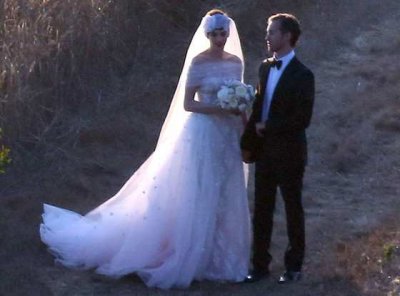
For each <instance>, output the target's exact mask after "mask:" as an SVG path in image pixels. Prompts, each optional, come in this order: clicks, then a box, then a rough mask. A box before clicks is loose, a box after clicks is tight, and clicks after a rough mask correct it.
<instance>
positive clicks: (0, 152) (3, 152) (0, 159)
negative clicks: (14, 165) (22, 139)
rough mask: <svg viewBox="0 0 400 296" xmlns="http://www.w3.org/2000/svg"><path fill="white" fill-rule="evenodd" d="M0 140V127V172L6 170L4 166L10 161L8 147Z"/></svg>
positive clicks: (0, 132)
mask: <svg viewBox="0 0 400 296" xmlns="http://www.w3.org/2000/svg"><path fill="white" fill-rule="evenodd" d="M1 140H2V129H1V128H0V174H4V173H5V172H6V170H5V169H6V166H7V165H8V164H9V163H10V162H11V158H10V157H9V154H10V149H9V148H8V147H7V146H5V145H3V144H2V143H1Z"/></svg>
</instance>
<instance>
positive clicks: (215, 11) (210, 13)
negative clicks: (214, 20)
mask: <svg viewBox="0 0 400 296" xmlns="http://www.w3.org/2000/svg"><path fill="white" fill-rule="evenodd" d="M215 14H224V15H227V14H226V13H225V12H224V11H222V10H221V9H217V8H214V9H211V10H210V11H208V12H207V13H206V15H209V16H213V15H215Z"/></svg>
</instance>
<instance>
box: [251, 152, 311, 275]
mask: <svg viewBox="0 0 400 296" xmlns="http://www.w3.org/2000/svg"><path fill="white" fill-rule="evenodd" d="M299 148H300V151H299V150H297V151H296V152H290V151H289V150H287V149H280V150H276V151H271V150H270V151H264V153H263V156H262V157H261V158H260V159H259V160H258V161H257V162H256V167H255V204H254V216H253V230H254V238H253V268H254V270H256V271H259V272H266V271H268V268H269V264H270V262H271V260H272V256H271V254H270V252H269V249H270V245H271V236H272V230H273V215H274V209H275V201H276V196H277V190H278V188H279V191H280V193H281V196H282V198H283V201H284V206H285V211H286V224H287V235H288V246H287V248H286V252H285V258H284V261H285V267H286V270H288V271H301V267H302V264H303V260H304V250H305V225H304V210H303V205H302V187H303V175H304V169H305V163H306V152H305V150H306V147H305V145H300V147H299ZM267 150H268V149H267ZM285 150H286V151H285Z"/></svg>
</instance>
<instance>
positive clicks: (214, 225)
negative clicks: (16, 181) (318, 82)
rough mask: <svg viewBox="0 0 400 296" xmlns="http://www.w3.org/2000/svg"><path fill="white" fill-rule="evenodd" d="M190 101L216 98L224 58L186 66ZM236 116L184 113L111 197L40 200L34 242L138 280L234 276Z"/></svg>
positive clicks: (241, 234) (66, 258)
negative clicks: (75, 207) (69, 204)
mask: <svg viewBox="0 0 400 296" xmlns="http://www.w3.org/2000/svg"><path fill="white" fill-rule="evenodd" d="M191 69H192V70H193V69H195V70H196V71H190V73H192V74H190V75H189V78H188V83H192V82H193V83H200V85H201V87H200V89H199V91H198V100H200V101H204V102H214V101H215V99H216V92H217V90H218V88H219V86H220V85H221V83H222V81H223V79H229V78H234V79H239V80H240V78H241V77H240V76H241V65H239V64H238V63H234V62H232V61H220V62H217V63H212V64H202V65H195V66H192V68H191ZM240 132H241V120H240V117H238V116H234V115H205V114H199V113H188V116H187V118H186V119H185V120H184V122H183V126H182V128H181V130H180V131H179V130H178V131H177V136H176V138H175V140H174V143H172V144H171V145H165V146H162V145H161V146H157V148H156V150H155V151H154V152H153V154H152V155H151V156H150V157H149V158H148V159H147V160H146V161H145V162H144V163H143V165H142V166H141V167H140V168H139V169H138V170H137V171H136V172H135V173H134V175H133V176H132V177H131V178H130V179H129V180H128V181H127V182H126V184H125V185H124V186H123V187H122V189H121V190H120V191H119V192H118V193H117V194H116V195H115V196H113V197H112V198H111V199H109V200H107V201H106V202H105V203H103V204H101V205H100V206H99V207H97V208H96V209H94V210H92V211H91V212H89V213H88V214H86V215H84V216H81V215H79V214H77V213H74V212H71V211H68V210H65V209H61V208H57V207H54V206H50V205H46V204H45V205H44V213H43V223H42V224H41V226H40V235H41V239H42V241H43V242H44V243H45V244H47V245H48V247H49V249H50V251H51V252H52V253H53V254H54V255H55V256H56V258H57V261H59V262H61V263H62V264H63V265H65V266H68V267H75V268H95V269H96V272H98V273H100V274H105V275H108V276H111V277H116V278H118V277H121V276H123V275H126V274H129V273H136V274H138V275H139V276H140V277H141V278H142V279H143V281H144V282H145V283H146V285H148V286H151V287H159V288H163V289H167V288H171V287H180V288H183V287H187V286H189V285H190V283H191V282H192V281H193V280H195V279H196V280H203V279H209V280H221V281H242V280H243V279H244V277H245V276H246V275H247V272H248V260H249V250H250V224H249V208H248V203H247V193H246V185H245V176H244V170H243V163H242V161H241V155H240V148H239V136H240Z"/></svg>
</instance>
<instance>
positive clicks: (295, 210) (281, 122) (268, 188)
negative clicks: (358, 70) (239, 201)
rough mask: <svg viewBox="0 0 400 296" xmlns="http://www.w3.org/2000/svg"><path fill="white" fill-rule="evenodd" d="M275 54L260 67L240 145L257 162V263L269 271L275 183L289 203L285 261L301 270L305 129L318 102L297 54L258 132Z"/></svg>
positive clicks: (311, 77)
mask: <svg viewBox="0 0 400 296" xmlns="http://www.w3.org/2000/svg"><path fill="white" fill-rule="evenodd" d="M271 63H272V60H271V59H267V60H265V61H263V63H262V64H261V66H260V70H259V83H258V85H257V91H256V100H255V102H254V104H253V112H252V114H251V116H250V119H249V122H248V123H247V125H246V128H245V132H244V134H243V135H242V139H241V148H242V150H246V151H250V152H251V155H252V159H253V160H254V161H255V164H256V173H255V208H254V218H253V230H254V246H253V248H254V254H253V267H254V269H255V270H257V271H261V272H263V271H267V270H268V265H269V263H270V261H271V255H270V254H269V253H268V250H269V246H270V241H271V234H272V225H273V212H274V207H275V196H276V192H277V188H279V189H280V192H281V195H282V197H283V200H284V203H285V209H286V217H287V232H288V237H289V245H288V248H287V250H286V253H285V265H286V269H287V270H289V271H300V270H301V266H302V263H303V258H304V249H305V239H304V237H305V234H304V212H303V206H302V201H301V199H302V196H301V191H302V186H303V185H302V183H303V173H304V168H305V165H306V161H307V142H306V133H305V130H306V128H307V127H308V126H309V124H310V120H311V114H312V109H313V103H314V75H313V73H312V72H311V71H310V70H309V69H308V68H307V67H306V66H304V65H303V64H302V63H301V62H300V61H299V60H298V59H297V58H296V57H294V58H293V59H292V60H291V61H290V62H289V64H288V65H287V67H286V68H285V70H284V71H283V73H282V76H281V77H280V79H279V81H278V83H277V85H276V88H275V91H274V94H273V97H272V101H271V105H270V109H269V113H268V119H267V120H266V122H265V131H264V136H263V137H259V136H258V135H257V134H256V129H255V124H256V123H257V122H260V121H261V115H262V108H263V101H264V96H265V91H266V85H267V79H268V75H269V71H270V68H271Z"/></svg>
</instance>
